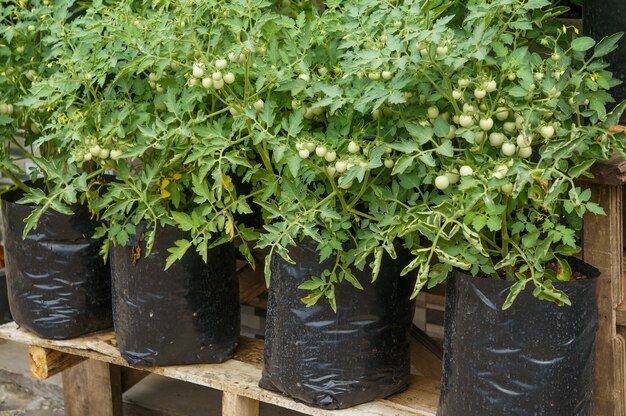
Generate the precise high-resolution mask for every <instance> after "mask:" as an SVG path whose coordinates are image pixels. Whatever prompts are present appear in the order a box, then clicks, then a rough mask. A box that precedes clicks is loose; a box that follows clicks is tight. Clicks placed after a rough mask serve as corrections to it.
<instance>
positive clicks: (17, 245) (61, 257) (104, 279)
mask: <svg viewBox="0 0 626 416" xmlns="http://www.w3.org/2000/svg"><path fill="white" fill-rule="evenodd" d="M21 196H22V193H21V191H14V192H10V193H8V194H5V195H3V197H2V202H1V203H2V222H3V229H4V245H5V262H6V274H7V291H8V297H9V305H10V308H11V314H12V315H13V319H14V320H15V322H17V323H18V324H19V325H20V326H22V327H24V328H26V329H28V330H30V331H32V332H34V333H35V334H37V335H39V336H40V337H43V338H50V339H67V338H74V337H78V336H81V335H84V334H87V333H89V332H94V331H100V330H103V329H107V328H110V327H111V326H112V325H113V322H112V318H111V273H110V270H109V266H108V265H105V264H104V262H103V260H102V257H101V256H100V254H99V249H100V245H101V243H102V242H101V241H98V240H94V239H92V238H91V236H92V235H93V233H94V231H95V227H96V225H97V224H96V223H95V222H93V221H92V220H91V217H90V214H89V212H88V210H87V209H86V208H85V207H84V206H74V207H72V211H74V215H65V214H60V213H58V212H56V211H52V210H47V211H46V212H44V213H43V215H42V216H41V219H40V220H39V224H38V226H37V229H36V230H32V231H31V232H30V233H29V234H28V235H27V236H26V239H24V240H23V239H22V233H23V231H24V225H25V224H24V219H25V218H26V217H28V216H29V215H30V213H31V212H32V211H33V209H34V208H35V207H33V206H29V205H21V204H17V203H15V201H17V200H18V199H19V198H21Z"/></svg>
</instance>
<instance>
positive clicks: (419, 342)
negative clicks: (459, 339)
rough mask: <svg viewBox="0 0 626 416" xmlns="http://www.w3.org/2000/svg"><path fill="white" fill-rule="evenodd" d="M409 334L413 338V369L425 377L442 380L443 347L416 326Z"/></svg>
mask: <svg viewBox="0 0 626 416" xmlns="http://www.w3.org/2000/svg"><path fill="white" fill-rule="evenodd" d="M409 334H410V336H411V338H410V340H411V367H412V368H413V369H415V370H416V371H417V373H418V374H420V375H422V376H424V377H427V378H431V379H436V380H439V379H441V365H442V364H441V360H442V358H443V348H442V346H441V345H440V344H439V343H437V342H436V341H434V340H433V339H432V338H431V337H429V336H428V335H427V334H426V332H424V331H422V330H421V329H419V328H418V327H416V326H415V325H413V326H412V328H411V330H410V332H409Z"/></svg>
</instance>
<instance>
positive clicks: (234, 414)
mask: <svg viewBox="0 0 626 416" xmlns="http://www.w3.org/2000/svg"><path fill="white" fill-rule="evenodd" d="M222 416H259V402H258V401H256V400H253V399H249V398H247V397H243V396H237V395H236V394H233V393H228V392H224V395H223V396H222Z"/></svg>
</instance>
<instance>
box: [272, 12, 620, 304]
mask: <svg viewBox="0 0 626 416" xmlns="http://www.w3.org/2000/svg"><path fill="white" fill-rule="evenodd" d="M326 4H327V10H326V12H325V13H324V15H322V16H321V17H320V19H319V23H318V24H317V26H315V27H316V30H312V31H311V37H312V47H311V50H310V52H309V54H310V56H311V57H312V58H311V60H310V61H309V62H310V64H309V65H308V66H306V67H304V68H302V69H301V71H302V72H301V74H300V77H299V78H298V79H291V80H286V81H284V82H283V83H282V85H281V87H279V88H278V90H279V91H288V92H290V93H291V97H289V98H286V97H284V96H282V95H279V96H275V97H274V104H273V105H272V107H276V108H278V109H279V110H278V111H279V113H282V114H284V115H283V117H282V119H281V118H280V117H273V120H274V123H273V125H272V126H269V125H268V126H267V127H266V129H267V130H268V131H271V132H272V133H273V136H274V137H273V138H272V140H269V139H268V145H269V146H270V149H271V151H272V154H273V155H274V157H273V162H274V167H273V169H274V174H273V175H269V176H268V177H266V178H264V180H265V182H266V183H265V189H266V190H267V193H266V194H265V195H264V196H263V199H262V202H260V203H262V204H263V207H264V208H265V209H266V210H267V211H268V212H269V213H270V216H269V219H270V220H271V224H270V225H267V226H266V227H265V228H266V232H265V233H264V234H263V235H262V236H261V240H260V241H261V242H260V245H261V246H262V247H269V248H270V249H271V251H272V252H276V253H278V254H279V255H281V256H283V257H284V258H285V259H287V260H289V256H288V246H289V244H292V243H294V242H297V241H298V240H299V239H302V238H312V239H314V240H315V241H317V242H318V244H319V249H320V253H321V254H322V258H327V257H331V256H335V255H336V256H337V257H336V258H337V262H336V265H335V267H334V268H333V269H332V270H327V271H325V272H324V273H323V275H322V276H315V277H314V278H312V279H311V280H310V281H309V282H307V283H305V284H304V285H303V288H305V289H309V290H311V294H310V295H308V296H307V297H306V298H305V299H304V301H305V302H307V303H309V304H312V303H315V302H316V301H317V300H318V299H319V298H321V297H322V296H325V297H326V298H328V299H329V301H330V302H331V305H334V304H335V299H334V289H333V288H334V284H335V283H337V282H340V281H342V280H343V279H346V280H349V281H350V282H352V283H353V284H354V285H355V286H356V287H360V284H359V282H357V281H356V280H355V278H354V276H353V274H352V272H351V267H353V266H356V267H358V268H363V267H365V266H366V265H368V264H369V265H370V266H371V268H372V271H373V276H372V278H373V279H376V276H377V273H378V271H379V268H380V262H381V258H382V255H383V250H384V251H386V252H387V253H388V254H389V255H391V256H392V257H395V256H396V254H397V253H396V252H395V249H394V244H393V243H394V242H395V241H398V239H400V240H401V241H403V242H404V244H405V246H407V247H409V248H410V249H411V250H412V253H413V256H414V257H413V261H412V262H411V263H410V264H409V265H407V267H406V268H405V270H404V273H409V272H411V271H413V270H416V271H417V276H418V277H417V284H416V286H415V292H414V295H416V294H417V293H418V292H419V290H421V288H422V287H424V286H426V285H428V286H433V285H435V284H437V283H440V282H442V281H443V280H445V278H446V277H447V276H448V274H449V273H450V271H451V270H452V269H453V268H460V269H463V270H467V271H469V272H470V273H471V274H473V275H479V276H491V277H493V278H498V279H499V278H506V279H509V280H512V281H516V282H517V283H516V284H515V285H514V287H513V290H512V292H511V296H510V297H509V299H508V300H507V303H506V305H505V306H506V307H508V306H509V305H510V304H511V302H512V301H513V300H514V298H515V296H516V295H517V294H518V293H519V292H520V291H521V290H522V289H523V288H524V287H525V286H526V285H528V284H532V285H534V287H535V291H534V293H535V295H536V296H537V297H539V298H542V299H547V300H552V301H555V302H557V303H560V304H563V303H568V299H567V297H566V296H565V294H563V293H562V292H560V291H558V290H556V289H555V288H554V286H553V284H552V282H553V281H555V280H568V279H569V278H570V277H571V270H570V268H569V266H568V265H567V263H566V261H565V260H563V257H562V256H566V255H570V254H573V253H575V252H578V251H579V246H578V237H579V230H580V226H581V218H582V216H583V215H584V214H585V212H587V211H589V212H592V213H596V214H601V213H602V209H601V208H600V207H599V206H598V205H596V204H594V203H592V202H590V192H589V191H587V190H584V189H582V188H581V187H580V185H579V184H578V183H577V182H576V179H577V178H579V177H581V176H589V167H590V166H591V165H592V164H593V163H594V161H595V160H597V159H605V158H607V157H608V156H610V154H611V153H612V151H613V150H612V149H613V148H617V149H620V150H622V151H623V148H624V136H623V135H612V134H611V133H610V132H609V131H608V127H609V126H610V125H611V124H614V123H616V121H617V115H618V114H619V113H620V111H622V110H623V105H620V106H619V107H618V108H617V109H616V110H615V112H614V113H613V114H610V115H607V113H606V110H605V104H606V103H610V102H611V101H612V99H611V97H610V95H609V94H608V93H607V90H608V89H609V88H611V87H612V86H614V85H616V84H617V81H616V80H615V79H613V78H612V76H611V74H610V73H609V72H608V71H607V70H606V64H604V63H603V62H602V61H601V58H602V57H603V56H605V55H606V54H608V53H610V52H611V51H612V50H614V49H615V48H616V42H617V41H618V39H619V38H620V36H621V35H619V34H618V35H614V36H611V37H608V38H606V39H604V40H602V41H601V42H599V43H598V44H596V43H595V42H594V41H593V40H592V39H590V38H587V37H581V36H579V34H578V33H577V32H576V30H575V29H574V28H571V27H558V26H555V25H552V24H551V23H550V22H553V18H554V17H555V16H558V15H559V14H560V13H562V12H563V11H564V9H563V8H559V7H551V5H550V2H549V1H548V0H530V1H514V0H496V1H480V0H477V1H472V2H467V4H463V3H461V2H446V1H433V0H428V1H422V0H414V1H403V2H377V1H370V0H361V1H356V2H350V3H349V4H346V3H345V2H340V1H328V2H327V3H326ZM292 100H293V101H292ZM290 101H291V102H292V107H293V110H291V111H290V109H289V108H288V105H289V102H290ZM313 110H319V111H318V112H313ZM276 140H277V142H275V141H276ZM329 154H331V155H332V156H331V157H330V158H328V157H327V156H328V155H329ZM335 154H336V157H335ZM271 195H275V197H273V198H272V197H271ZM268 273H269V271H268Z"/></svg>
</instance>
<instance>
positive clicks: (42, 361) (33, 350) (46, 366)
mask: <svg viewBox="0 0 626 416" xmlns="http://www.w3.org/2000/svg"><path fill="white" fill-rule="evenodd" d="M28 356H29V364H30V374H31V376H33V378H35V379H37V380H45V379H47V378H48V377H52V376H53V375H55V374H58V373H60V372H61V371H63V370H65V369H68V368H70V367H72V366H74V365H76V364H78V363H79V362H81V361H83V360H84V359H85V358H83V357H79V356H76V355H71V354H64V353H62V352H59V351H55V350H51V349H48V348H42V347H38V346H36V345H30V346H29V347H28Z"/></svg>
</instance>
